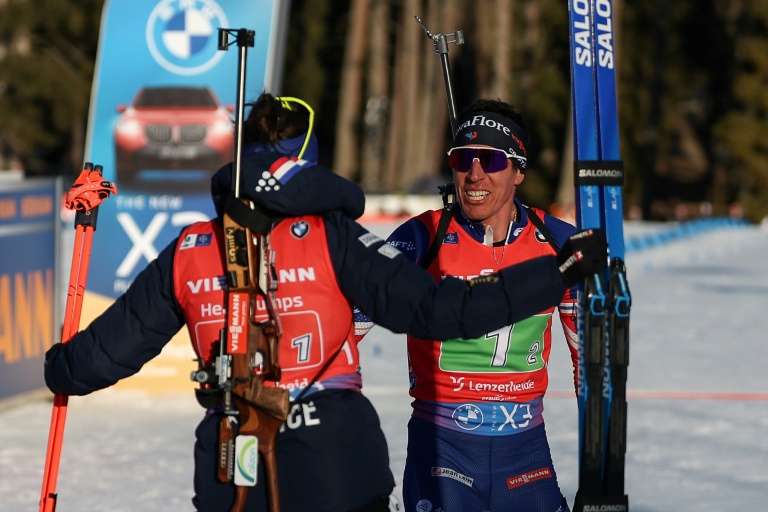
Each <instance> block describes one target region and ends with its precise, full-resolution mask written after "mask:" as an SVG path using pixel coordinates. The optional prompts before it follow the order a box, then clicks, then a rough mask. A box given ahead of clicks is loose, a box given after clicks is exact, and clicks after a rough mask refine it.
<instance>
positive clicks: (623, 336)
mask: <svg viewBox="0 0 768 512" xmlns="http://www.w3.org/2000/svg"><path fill="white" fill-rule="evenodd" d="M568 8H569V9H568V10H569V21H570V46H571V91H572V102H573V103H572V104H573V123H574V124H573V127H574V134H573V139H574V160H575V165H574V182H575V186H576V212H577V213H576V221H577V226H578V227H579V228H581V229H588V228H602V229H604V230H605V232H606V236H607V238H608V246H609V250H610V264H609V266H608V269H607V270H606V272H605V273H604V274H603V275H595V276H594V277H593V278H590V279H587V280H586V281H585V283H584V287H583V290H581V293H580V296H579V315H578V320H577V330H578V335H579V366H578V390H577V396H578V403H579V490H578V492H577V494H576V500H575V504H574V512H626V511H628V510H629V499H628V496H627V495H626V494H625V490H624V465H625V454H626V434H627V401H626V382H627V367H628V366H629V310H630V306H631V297H630V293H629V288H628V286H627V280H626V268H625V265H624V252H625V249H624V232H623V213H622V186H623V183H624V170H623V165H622V162H621V160H620V155H619V133H618V115H617V107H616V103H617V101H616V74H615V72H616V54H615V37H614V21H613V3H612V0H568Z"/></svg>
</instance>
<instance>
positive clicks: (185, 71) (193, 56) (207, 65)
mask: <svg viewBox="0 0 768 512" xmlns="http://www.w3.org/2000/svg"><path fill="white" fill-rule="evenodd" d="M228 26H229V22H228V21H227V18H226V16H225V15H224V11H223V10H222V9H221V7H219V5H218V4H217V3H216V2H214V1H213V0H162V1H161V2H159V3H158V4H157V5H156V6H155V8H154V9H153V10H152V13H151V14H150V15H149V19H148V20H147V33H146V36H147V46H148V47H149V52H150V53H151V54H152V57H153V58H154V59H155V61H156V62H157V63H158V64H160V66H162V67H163V68H165V69H166V70H168V71H170V72H171V73H175V74H177V75H197V74H200V73H203V72H205V71H208V70H209V69H211V68H212V67H213V66H214V65H216V63H217V62H218V61H219V60H220V59H221V58H222V57H223V56H224V53H225V52H221V51H219V50H218V28H219V27H228Z"/></svg>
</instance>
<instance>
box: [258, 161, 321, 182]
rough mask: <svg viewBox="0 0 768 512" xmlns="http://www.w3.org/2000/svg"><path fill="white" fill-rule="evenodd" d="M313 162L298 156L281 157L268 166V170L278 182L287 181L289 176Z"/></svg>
mask: <svg viewBox="0 0 768 512" xmlns="http://www.w3.org/2000/svg"><path fill="white" fill-rule="evenodd" d="M315 165H317V164H315V163H314V162H309V161H307V160H301V159H300V158H296V157H282V158H279V159H277V160H275V162H274V163H273V164H272V165H271V166H269V172H270V174H272V177H273V178H275V179H276V180H277V181H279V182H280V183H283V184H285V183H288V182H289V181H290V180H291V178H293V177H294V176H296V174H297V173H298V172H299V171H301V170H302V169H306V168H308V167H314V166H315Z"/></svg>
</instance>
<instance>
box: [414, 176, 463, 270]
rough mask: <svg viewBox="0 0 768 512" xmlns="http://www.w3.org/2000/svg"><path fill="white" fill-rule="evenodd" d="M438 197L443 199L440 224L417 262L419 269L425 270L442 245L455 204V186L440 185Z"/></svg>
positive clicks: (449, 184) (448, 184) (451, 184)
mask: <svg viewBox="0 0 768 512" xmlns="http://www.w3.org/2000/svg"><path fill="white" fill-rule="evenodd" d="M438 188H439V189H440V195H441V196H442V197H443V210H442V213H441V214H440V222H439V223H438V225H437V231H436V232H435V237H434V238H433V239H432V244H431V245H430V246H429V249H428V250H427V254H425V255H424V257H423V258H422V259H421V261H419V265H421V268H427V267H429V265H430V264H431V263H432V261H434V259H435V258H436V257H437V251H439V250H440V246H441V245H443V239H444V238H445V234H446V232H447V231H448V224H450V222H451V216H452V215H453V206H454V205H455V204H456V186H455V185H454V184H453V183H446V184H445V185H440V186H439V187H438Z"/></svg>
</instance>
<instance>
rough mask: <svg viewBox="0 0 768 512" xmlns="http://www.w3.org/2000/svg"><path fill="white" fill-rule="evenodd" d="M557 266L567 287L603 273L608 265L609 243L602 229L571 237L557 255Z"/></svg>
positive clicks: (583, 232) (588, 230)
mask: <svg viewBox="0 0 768 512" xmlns="http://www.w3.org/2000/svg"><path fill="white" fill-rule="evenodd" d="M557 264H558V265H559V267H560V272H561V273H562V274H563V281H565V285H566V286H567V287H569V288H570V287H571V286H574V285H575V284H577V283H578V282H579V281H581V280H583V279H585V278H587V277H588V276H591V275H593V274H597V273H598V272H602V271H603V270H604V269H605V267H606V266H607V265H608V242H607V241H606V239H605V231H603V230H602V229H587V230H584V231H579V232H578V233H576V234H574V235H571V237H570V238H568V240H567V241H566V242H565V244H563V247H562V248H561V249H560V252H558V253H557Z"/></svg>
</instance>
